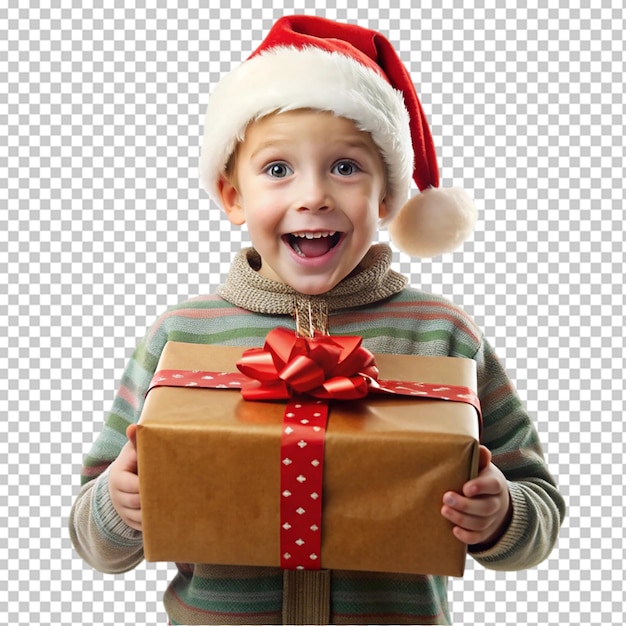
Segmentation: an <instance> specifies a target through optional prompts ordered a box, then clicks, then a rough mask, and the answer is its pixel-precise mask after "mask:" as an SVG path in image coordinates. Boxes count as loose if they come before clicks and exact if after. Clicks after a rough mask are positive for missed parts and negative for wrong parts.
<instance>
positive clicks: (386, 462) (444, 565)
mask: <svg viewBox="0 0 626 626" xmlns="http://www.w3.org/2000/svg"><path fill="white" fill-rule="evenodd" d="M241 355H242V348H236V347H225V346H213V345H197V344H187V343H178V342H168V343H167V345H166V346H165V349H164V350H163V353H162V355H161V358H160V361H159V365H158V368H157V370H158V371H164V370H170V371H172V370H173V371H179V370H185V371H188V372H195V373H194V375H193V376H194V377H195V380H198V378H208V379H210V378H213V377H214V376H213V375H214V374H216V373H219V372H237V367H236V363H237V362H238V360H239V359H240V358H241ZM375 359H376V366H377V367H378V370H379V377H380V379H381V380H395V381H414V382H419V383H430V384H434V385H440V386H444V387H445V386H448V385H454V386H461V387H465V388H469V389H471V390H474V391H475V389H476V371H475V362H474V361H472V360H470V359H460V358H449V357H418V356H408V355H390V354H376V355H375ZM203 374H204V375H203ZM218 380H219V378H218ZM187 385H188V386H181V387H169V386H159V387H156V388H154V389H152V390H151V391H150V392H149V393H148V395H147V398H146V402H145V405H144V409H143V412H142V416H141V420H140V422H139V427H138V433H137V442H138V474H139V480H140V492H141V506H142V525H143V541H144V553H145V558H146V559H147V560H148V561H177V562H190V563H212V564H230V565H253V566H254V565H256V566H281V564H282V563H284V562H285V561H284V556H285V554H286V555H287V558H288V557H289V554H288V553H286V552H285V549H284V546H283V545H282V544H281V541H282V539H281V532H283V529H282V526H283V520H282V519H281V498H284V497H285V495H284V494H285V492H286V491H287V490H283V491H282V492H281V469H282V467H281V466H283V463H281V458H283V461H284V460H285V459H284V456H283V457H281V437H282V436H283V429H284V424H283V422H284V419H285V406H286V403H285V401H283V400H275V401H259V402H255V401H250V400H246V399H244V398H243V397H242V394H241V391H240V390H239V389H238V388H231V384H229V383H225V384H220V383H217V384H216V386H217V388H212V389H207V388H200V387H199V386H197V385H196V383H194V382H191V383H187ZM232 385H233V386H236V383H232ZM327 404H328V411H329V418H328V425H327V428H326V432H325V438H324V453H323V456H324V463H323V489H322V490H321V493H319V494H318V493H316V492H312V495H311V497H312V498H315V497H319V498H320V503H321V528H318V527H317V526H318V525H315V526H314V529H315V530H316V531H319V534H320V538H321V554H320V558H319V559H318V561H317V567H323V568H328V569H344V570H360V571H377V572H401V573H413V574H438V575H452V576H462V575H463V571H464V566H465V558H466V546H465V545H464V544H462V543H461V542H459V541H458V540H457V539H456V538H455V537H454V535H453V534H452V525H451V524H450V522H448V521H447V520H445V519H444V518H443V517H442V516H441V513H440V510H441V506H442V497H443V494H444V493H445V492H446V491H449V490H453V491H460V490H461V488H462V486H463V484H464V483H465V482H466V481H467V480H469V479H470V478H472V477H473V476H475V475H476V472H477V465H478V445H479V444H478V438H479V419H478V416H477V411H476V409H475V408H474V407H473V406H472V405H470V404H467V403H464V402H451V401H445V400H440V399H432V398H421V397H420V398H416V397H404V396H401V395H373V394H369V395H367V396H366V397H364V398H361V399H356V400H333V399H330V400H328V401H327ZM287 461H289V459H287ZM289 462H290V461H289ZM298 480H305V478H304V477H302V476H299V477H298ZM287 493H288V495H289V492H287ZM295 517H297V515H296V516H295ZM285 525H286V526H287V525H289V524H285ZM305 549H306V547H305ZM281 555H282V557H283V558H282V559H281ZM315 558H316V559H317V556H315Z"/></svg>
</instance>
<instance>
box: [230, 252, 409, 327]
mask: <svg viewBox="0 0 626 626" xmlns="http://www.w3.org/2000/svg"><path fill="white" fill-rule="evenodd" d="M391 257H392V252H391V249H390V248H389V246H387V245H385V244H376V245H373V246H371V247H370V249H369V250H368V251H367V253H366V255H365V256H364V257H363V259H362V261H361V262H360V263H359V264H358V265H357V267H356V268H355V269H354V270H353V271H352V273H351V274H350V275H349V276H347V277H346V278H344V279H343V280H342V281H341V282H340V283H339V284H338V285H336V286H335V287H333V288H332V289H331V290H330V291H327V292H326V293H324V294H320V295H314V296H309V295H305V294H301V293H299V292H298V291H296V290H295V289H293V288H292V287H290V286H289V285H286V284H284V283H279V282H277V281H274V280H271V279H269V278H266V277H265V276H261V274H259V272H258V270H259V268H260V267H261V257H260V256H259V253H258V252H257V251H256V250H255V249H254V248H245V249H243V250H241V251H240V252H239V253H238V254H237V255H236V256H235V258H234V260H233V264H232V266H231V269H230V272H229V274H228V277H227V278H226V282H225V283H224V285H222V287H221V288H220V289H219V291H218V294H219V295H220V296H221V297H222V298H224V300H227V301H228V302H230V303H231V304H234V305H235V306H238V307H241V308H243V309H247V310H249V311H254V312H255V313H265V314H273V315H292V316H294V317H295V318H296V324H297V328H298V331H299V332H300V333H301V334H302V335H303V336H306V337H310V336H312V334H313V332H314V331H315V330H318V331H321V332H323V333H327V332H328V317H329V314H330V313H332V312H333V311H339V310H341V309H348V308H353V307H358V306H364V305H367V304H372V303H373V302H377V301H379V300H383V299H385V298H388V297H389V296H392V295H394V294H396V293H398V292H399V291H402V289H404V287H405V285H406V283H407V279H406V278H405V277H404V276H402V274H398V272H395V271H394V270H392V269H391V267H390V265H391Z"/></svg>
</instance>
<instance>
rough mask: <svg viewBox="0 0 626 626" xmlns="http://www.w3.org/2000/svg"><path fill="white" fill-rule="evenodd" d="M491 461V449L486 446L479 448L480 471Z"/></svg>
mask: <svg viewBox="0 0 626 626" xmlns="http://www.w3.org/2000/svg"><path fill="white" fill-rule="evenodd" d="M489 463H491V450H489V448H486V447H485V446H480V448H479V449H478V471H479V472H480V471H482V470H484V469H485V468H486V467H487V466H488V465H489Z"/></svg>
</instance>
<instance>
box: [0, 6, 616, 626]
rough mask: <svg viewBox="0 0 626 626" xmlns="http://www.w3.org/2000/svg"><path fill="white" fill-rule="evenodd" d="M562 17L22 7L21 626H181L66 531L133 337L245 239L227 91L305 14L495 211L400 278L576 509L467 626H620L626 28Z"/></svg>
mask: <svg viewBox="0 0 626 626" xmlns="http://www.w3.org/2000/svg"><path fill="white" fill-rule="evenodd" d="M557 2H558V3H559V4H560V5H561V7H562V8H558V6H556V5H557ZM557 2H550V3H547V2H540V3H532V6H528V7H525V6H524V5H526V4H527V3H525V2H519V3H510V4H511V5H512V6H513V5H515V4H516V5H518V8H508V9H507V8H504V6H505V3H504V2H498V3H486V4H489V5H491V4H497V5H498V7H499V8H496V9H492V8H486V7H485V6H484V5H485V3H479V4H478V6H476V7H468V6H467V3H466V2H461V1H460V0H455V1H454V2H444V3H441V2H436V3H431V2H423V3H421V4H422V5H424V6H423V7H422V8H420V9H411V8H410V5H411V4H412V3H411V2H409V1H403V2H399V0H390V1H389V2H388V3H385V4H389V8H376V6H375V5H377V4H378V3H375V2H371V3H370V4H371V5H372V6H371V7H368V6H367V4H365V3H360V4H357V2H356V1H354V0H352V1H350V2H347V3H337V5H336V4H335V3H334V2H327V3H326V5H325V6H323V4H324V3H323V2H319V1H317V0H305V1H301V0H299V1H297V2H296V1H295V0H285V1H282V2H281V1H280V0H273V1H272V2H270V1H269V0H258V1H256V2H254V1H253V0H244V1H241V0H240V1H237V2H231V3H228V2H222V3H221V4H222V5H223V6H220V3H219V2H209V3H206V2H205V3H203V5H202V6H191V7H186V6H184V7H183V6H182V5H184V3H183V2H179V3H167V4H169V6H170V7H171V8H166V3H165V2H164V1H158V2H154V3H149V5H150V6H152V5H158V7H159V8H145V7H144V8H129V7H126V6H125V3H123V2H120V1H118V0H115V1H113V0H112V1H111V2H106V3H103V2H102V1H100V2H97V3H96V4H95V6H93V8H84V5H88V4H89V3H79V2H72V3H70V2H62V1H60V0H58V1H56V2H53V3H50V4H52V5H53V6H54V8H35V6H36V5H37V4H38V3H36V2H31V3H30V5H31V7H32V8H25V7H26V6H27V3H22V2H20V3H18V2H17V0H8V4H9V6H10V8H8V9H7V8H2V9H0V181H1V182H0V268H1V271H2V280H1V281H0V410H1V411H2V415H3V419H2V420H1V421H0V443H1V445H2V448H1V449H2V453H1V455H0V558H1V559H2V572H0V621H1V622H2V623H11V624H70V623H73V624H92V623H93V624H162V623H165V619H166V618H165V614H164V611H163V608H162V605H161V597H162V593H163V590H164V588H165V586H166V583H167V580H168V579H169V577H170V576H171V574H172V571H171V569H169V567H168V566H167V565H164V564H159V565H154V564H143V565H141V566H140V567H139V568H137V570H135V571H133V572H130V573H128V574H125V575H123V576H109V575H102V574H99V573H97V572H94V571H92V570H91V569H90V568H89V567H88V566H86V565H85V564H83V562H82V561H81V560H80V559H79V558H78V557H77V556H76V555H75V554H74V552H73V550H72V547H71V545H70V541H69V539H68V533H67V531H66V525H67V516H68V513H69V510H70V506H71V503H72V500H73V497H74V496H75V494H76V493H77V490H78V475H79V471H80V466H81V460H82V457H83V455H84V454H85V453H86V451H87V450H88V449H89V447H90V445H91V442H92V441H93V439H94V438H95V437H96V435H97V433H98V432H99V431H100V429H101V427H102V422H103V419H104V416H105V412H106V411H107V409H108V407H109V406H110V403H111V401H112V398H113V394H114V390H115V387H116V384H117V383H116V381H117V380H118V379H119V377H120V375H121V372H122V370H123V367H124V365H125V362H126V359H127V358H128V357H129V355H130V353H131V350H132V349H133V347H134V345H135V343H136V342H137V340H138V338H139V337H140V336H142V335H143V332H144V330H145V328H146V327H147V326H148V325H149V324H150V323H151V322H152V321H153V320H154V318H155V317H156V316H157V315H158V314H159V313H160V312H162V311H163V310H164V309H165V308H166V307H167V306H169V305H172V304H174V303H176V302H178V301H180V300H182V299H184V298H186V297H188V296H194V295H196V294H199V293H205V292H210V291H212V290H214V289H215V288H216V286H217V285H218V284H219V283H220V281H221V280H222V279H223V277H224V275H225V273H226V271H227V269H228V265H229V260H230V259H231V257H232V254H233V252H234V251H235V250H237V249H238V248H239V247H240V246H241V244H242V242H244V243H245V242H246V241H247V239H246V236H245V234H244V235H242V234H241V233H240V232H239V231H237V230H231V228H230V226H229V224H227V222H226V220H224V219H223V218H222V217H221V216H220V214H219V211H218V210H217V209H216V208H215V207H211V206H209V201H208V199H207V197H206V195H205V194H204V192H202V191H201V190H200V187H199V184H198V181H197V160H198V153H199V141H200V135H201V123H202V116H203V113H204V109H205V106H206V103H207V95H208V93H209V91H210V89H211V86H212V85H214V84H215V83H216V81H217V80H218V78H219V76H220V75H221V74H222V73H223V72H225V71H228V70H229V69H231V68H232V67H233V66H234V65H236V64H238V63H239V62H240V61H242V60H243V59H245V58H246V57H247V55H248V53H249V52H251V50H252V49H253V48H254V47H256V45H257V44H258V43H259V42H260V41H261V39H262V37H263V36H264V34H265V33H266V32H267V30H268V29H269V27H270V26H271V24H272V23H273V21H274V20H275V19H276V18H277V17H279V16H280V15H282V14H284V13H290V12H294V11H295V12H307V13H311V14H312V13H315V14H319V15H325V16H327V17H330V18H334V19H339V20H349V21H358V22H359V23H360V24H362V25H365V26H370V27H373V28H378V29H380V30H381V31H383V32H384V33H386V34H387V35H388V37H389V38H390V39H391V40H392V41H393V42H394V43H395V44H396V46H397V49H398V50H399V52H400V54H401V56H402V58H403V59H404V61H405V62H406V64H407V65H408V66H409V69H410V71H411V73H412V76H413V77H414V80H415V82H416V83H417V86H418V90H419V93H420V94H421V98H422V103H423V105H424V108H425V110H426V111H427V113H428V115H429V118H430V121H431V126H432V130H433V134H434V136H435V138H436V143H437V146H438V151H439V155H440V162H441V170H442V176H443V183H444V185H452V184H455V185H458V186H462V187H464V188H465V189H467V190H468V191H469V192H470V193H472V194H473V195H474V196H475V198H476V201H477V203H478V205H479V208H480V221H479V223H478V226H477V229H476V233H475V235H474V237H473V239H472V240H471V241H470V242H468V243H467V244H466V245H465V246H464V248H463V249H462V250H461V251H459V252H456V253H454V254H450V255H446V256H444V257H441V258H438V259H435V260H433V261H423V262H418V261H414V260H413V261H412V260H411V259H409V258H408V257H404V256H400V255H399V256H397V257H396V266H397V268H399V269H400V270H402V271H404V272H405V273H408V274H409V275H410V278H411V282H412V283H413V284H414V285H416V286H421V287H423V288H424V289H425V290H430V291H434V292H436V293H441V294H443V295H445V296H448V297H449V298H451V299H452V300H454V301H455V302H457V303H458V304H460V305H462V306H463V307H464V308H465V309H466V310H468V311H469V312H470V313H471V314H472V315H473V316H474V318H475V319H476V320H477V322H478V323H479V324H480V326H481V327H482V328H483V329H484V330H485V331H486V334H487V336H488V337H489V338H490V339H491V340H492V342H493V343H494V345H495V346H496V348H497V350H498V352H499V354H500V356H501V357H502V358H503V360H504V362H505V365H506V367H507V369H508V370H509V372H510V374H511V376H512V378H513V380H514V381H515V382H516V384H517V387H518V388H519V390H520V392H521V394H522V396H523V397H524V398H525V400H526V403H527V406H528V408H529V410H530V412H531V414H532V415H533V417H534V419H535V420H536V424H537V428H538V430H539V433H540V436H541V439H542V441H543V443H544V447H545V450H546V454H547V459H548V462H549V465H550V467H551V469H552V471H553V472H554V474H555V475H556V476H557V478H558V482H559V484H560V488H561V490H562V492H563V494H564V495H565V497H566V499H567V501H568V505H569V511H568V518H567V521H566V523H565V526H564V528H563V530H562V533H561V537H560V541H559V544H558V548H557V549H556V550H555V551H554V553H553V554H552V556H551V557H550V558H549V559H548V560H547V561H546V562H545V563H543V564H541V565H540V566H538V567H537V568H535V569H532V570H530V571H524V572H519V573H517V572H508V573H494V572H491V571H487V570H484V569H482V568H480V567H478V566H475V565H474V564H473V562H472V561H471V560H469V561H468V569H467V572H466V575H465V578H463V579H455V580H452V581H451V585H450V599H451V601H452V611H453V617H454V622H455V623H456V624H479V623H480V624H499V625H502V624H511V625H513V624H515V625H522V624H533V625H536V624H576V625H578V624H624V623H625V618H626V615H625V613H624V608H623V579H624V573H625V572H624V561H625V558H626V554H625V550H624V545H623V534H624V531H623V519H624V513H625V510H624V502H623V497H624V478H623V475H624V470H625V466H624V459H623V454H624V428H623V421H622V420H623V400H624V394H623V391H622V386H623V380H622V379H623V370H624V356H623V351H624V330H623V327H624V317H623V305H624V286H623V284H624V269H623V265H624V259H623V254H622V240H623V238H624V232H623V230H624V228H623V226H624V222H623V218H622V211H623V201H624V193H623V183H622V181H623V179H624V121H623V118H624V104H623V99H624V95H623V92H624V72H625V70H626V68H625V67H624V41H623V33H624V31H625V30H626V24H625V23H624V18H625V14H624V11H623V10H622V9H618V8H615V7H617V6H618V5H620V4H621V3H618V2H610V1H607V0H597V1H595V2H593V3H590V2H585V3H584V6H580V5H579V4H578V3H577V2H565V1H564V0H557ZM6 4H7V1H6V0H5V2H4V3H2V6H3V7H5V6H6ZM131 4H132V3H131ZM141 4H142V5H145V4H146V3H141ZM343 4H347V5H348V6H349V7H350V8H347V9H345V8H339V6H338V5H343ZM103 5H104V6H107V7H109V6H115V8H103ZM177 5H178V6H179V8H174V7H176V6H177ZM548 5H550V6H553V8H547V6H548ZM252 7H257V8H252ZM258 7H260V8H258ZM381 240H384V235H381Z"/></svg>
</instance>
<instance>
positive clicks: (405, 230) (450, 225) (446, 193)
mask: <svg viewBox="0 0 626 626" xmlns="http://www.w3.org/2000/svg"><path fill="white" fill-rule="evenodd" d="M475 223H476V207H475V205H474V201H473V200H472V199H471V198H470V197H469V196H468V195H467V194H466V193H465V191H463V190H462V189H458V188H447V189H440V188H433V189H427V190H425V191H423V192H422V193H420V194H418V195H417V196H414V197H413V198H410V199H409V200H408V202H407V203H406V204H405V205H404V206H403V207H402V208H401V209H400V211H399V212H398V215H396V217H395V218H394V219H393V221H392V222H391V223H390V225H389V235H390V237H391V241H393V243H394V244H395V245H396V246H397V247H398V248H399V249H400V250H402V251H403V252H406V253H407V254H410V255H411V256H416V257H424V258H425V257H433V256H437V255H439V254H443V253H444V252H451V251H452V250H455V249H456V248H458V247H459V246H460V245H461V244H462V243H463V242H464V241H465V240H466V239H467V238H468V237H469V236H470V234H471V233H472V231H473V230H474V225H475Z"/></svg>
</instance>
